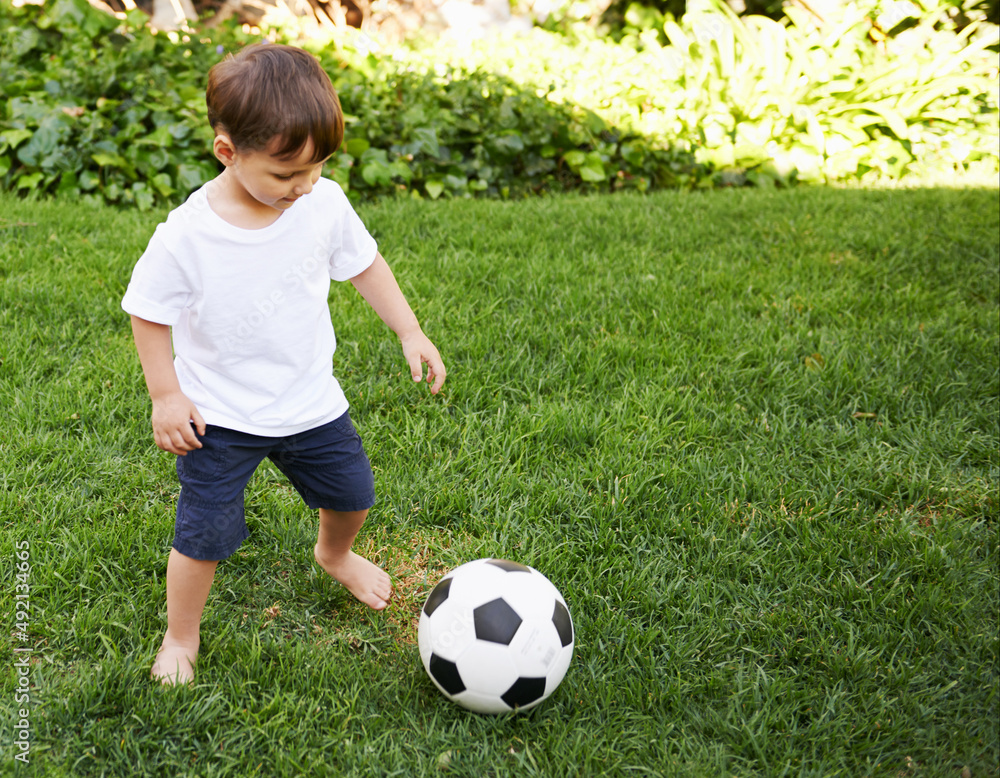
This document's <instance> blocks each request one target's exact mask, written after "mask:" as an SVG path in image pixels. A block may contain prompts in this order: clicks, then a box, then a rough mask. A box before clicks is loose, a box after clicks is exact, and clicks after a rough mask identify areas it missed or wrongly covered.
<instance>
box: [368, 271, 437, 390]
mask: <svg viewBox="0 0 1000 778" xmlns="http://www.w3.org/2000/svg"><path fill="white" fill-rule="evenodd" d="M351 283H352V284H354V288H355V289H357V290H358V292H360V293H361V296H362V297H364V298H365V300H367V302H368V304H369V305H370V306H371V307H372V309H373V310H374V311H375V313H377V314H378V315H379V318H381V319H382V321H384V322H385V323H386V324H387V325H388V326H389V329H391V330H392V331H393V332H395V333H396V335H398V336H399V342H400V344H401V345H402V347H403V356H405V357H406V361H407V364H409V366H410V374H411V375H412V376H413V380H414V381H419V380H420V379H421V377H422V375H423V364H424V363H426V364H427V383H429V384H431V394H437V393H438V392H439V391H440V389H441V386H442V385H443V384H444V379H445V375H446V374H447V373H446V371H445V367H444V362H442V361H441V355H440V354H439V353H438V350H437V348H435V346H434V344H433V343H431V341H430V339H428V337H427V336H426V335H424V332H423V330H422V329H420V323H419V322H418V321H417V317H416V315H414V313H413V309H411V308H410V305H409V303H407V302H406V298H405V297H404V296H403V292H402V290H400V288H399V284H398V283H396V277H395V276H394V275H393V274H392V270H391V269H390V268H389V265H388V263H387V262H386V261H385V259H383V258H382V254H381V253H379V254H376V255H375V261H374V262H373V263H372V264H371V265H370V266H369V267H368V269H367V270H365V271H363V272H362V273H360V274H358V275H356V276H355V277H354V278H352V279H351Z"/></svg>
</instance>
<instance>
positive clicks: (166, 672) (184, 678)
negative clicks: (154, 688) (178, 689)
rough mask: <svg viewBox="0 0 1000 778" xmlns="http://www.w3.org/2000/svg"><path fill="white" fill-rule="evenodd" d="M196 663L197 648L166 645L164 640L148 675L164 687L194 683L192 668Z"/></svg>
mask: <svg viewBox="0 0 1000 778" xmlns="http://www.w3.org/2000/svg"><path fill="white" fill-rule="evenodd" d="M197 661H198V649H197V648H195V649H194V650H192V649H190V648H187V647H185V646H180V645H173V644H171V645H168V644H167V640H166V639H164V641H163V645H162V646H161V647H160V652H159V653H158V654H157V655H156V661H155V662H153V668H152V669H151V670H150V671H149V675H150V677H151V678H152V679H153V680H154V681H159V682H160V683H161V684H163V685H164V686H180V685H181V684H188V683H191V682H193V681H194V666H195V663H196V662H197Z"/></svg>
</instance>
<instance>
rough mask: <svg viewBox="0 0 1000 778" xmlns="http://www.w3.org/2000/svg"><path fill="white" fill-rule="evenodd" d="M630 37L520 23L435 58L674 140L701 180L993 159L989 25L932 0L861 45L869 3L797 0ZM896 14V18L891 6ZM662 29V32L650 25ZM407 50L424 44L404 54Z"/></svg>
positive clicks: (844, 175)
mask: <svg viewBox="0 0 1000 778" xmlns="http://www.w3.org/2000/svg"><path fill="white" fill-rule="evenodd" d="M693 5H694V4H693V3H689V4H688V8H689V11H688V13H687V14H686V15H685V16H684V17H683V19H682V20H680V21H674V20H673V19H671V18H669V17H660V18H661V19H662V23H663V29H662V30H660V31H657V30H655V29H649V30H647V33H648V34H644V35H641V36H640V37H639V38H634V39H633V40H632V45H631V46H629V45H616V44H614V43H613V42H611V41H609V40H607V39H605V38H601V37H597V36H593V35H588V34H587V33H586V32H585V31H582V30H580V29H579V28H577V30H576V35H577V38H576V39H575V40H574V41H573V44H574V45H573V46H572V47H570V46H568V45H563V46H561V45H560V44H559V40H560V38H559V36H557V35H555V34H553V33H550V32H545V31H542V30H535V31H533V33H532V34H531V35H530V36H526V37H522V38H518V39H512V40H510V41H507V42H506V44H505V46H504V47H500V46H498V45H497V44H496V43H493V42H490V43H488V44H475V45H471V46H470V45H466V44H464V43H463V44H455V45H454V46H453V47H452V48H450V49H446V50H443V51H440V45H439V46H438V49H439V56H440V57H441V58H442V59H445V60H447V61H449V62H452V63H461V64H462V66H463V67H464V68H465V69H466V70H467V71H476V70H479V69H486V68H488V69H490V70H492V71H494V72H499V73H502V74H504V75H507V76H508V77H510V78H512V79H513V80H515V81H517V82H518V83H522V84H534V85H536V86H544V87H546V88H547V89H549V90H550V92H549V99H550V100H553V101H555V102H559V103H563V104H566V105H573V106H577V107H582V108H587V109H590V110H592V111H594V112H596V113H597V114H599V115H600V116H601V117H602V118H603V119H604V120H605V121H607V122H608V123H610V124H612V125H613V126H615V127H618V128H622V130H623V131H626V132H630V133H635V134H637V135H639V136H641V137H643V138H644V139H646V140H652V141H653V146H654V147H656V146H657V145H663V146H671V147H673V148H678V147H680V148H689V149H691V150H692V151H694V152H696V154H697V156H698V159H699V160H700V161H702V162H704V163H705V164H706V165H708V166H710V167H711V168H712V169H714V170H715V171H716V172H715V176H714V178H715V181H716V183H722V184H725V183H743V182H750V183H757V184H763V185H768V184H774V183H779V184H780V183H790V182H793V181H803V180H805V181H827V182H849V181H863V182H867V181H872V180H874V179H890V180H898V179H900V178H903V177H906V176H921V177H926V176H934V175H941V174H955V173H962V172H965V171H967V170H969V169H970V168H977V169H979V170H981V171H986V172H996V171H997V170H998V166H1000V161H998V149H1000V132H998V111H997V84H998V81H997V77H998V74H997V58H996V53H995V51H993V50H991V48H992V49H995V47H996V44H997V39H998V35H997V30H998V28H997V27H996V26H995V25H992V24H986V23H973V24H970V25H968V26H966V27H965V28H964V29H963V30H961V31H960V32H959V31H956V30H955V29H950V28H946V29H936V27H938V26H940V23H941V22H942V20H943V19H947V18H948V16H947V14H948V12H949V8H948V6H947V5H946V4H942V5H941V6H940V7H939V8H938V9H937V10H935V11H934V12H933V13H929V14H925V15H923V16H922V17H921V18H920V20H919V21H918V20H916V19H910V20H909V23H910V24H912V26H909V25H908V24H901V25H900V28H901V29H900V30H899V31H898V33H897V34H895V35H894V36H893V37H891V38H888V39H886V40H884V41H883V42H881V43H877V44H876V43H873V41H872V40H871V38H870V37H869V32H870V31H871V30H872V29H873V27H872V22H871V15H872V14H873V13H874V10H873V9H871V8H867V7H863V6H860V5H855V4H849V5H845V6H843V7H842V8H841V9H839V11H836V12H835V13H836V14H837V15H836V16H835V17H832V21H831V22H830V23H829V24H828V25H826V26H817V25H816V24H815V23H814V20H813V19H812V18H811V17H809V16H808V15H807V14H806V12H805V11H802V10H801V9H797V8H796V7H794V6H789V7H788V8H787V13H788V16H789V18H788V19H787V20H786V21H784V22H781V23H779V22H775V21H773V20H771V19H768V18H766V17H763V16H747V17H743V18H740V17H737V16H736V15H735V14H734V13H733V12H732V11H730V10H729V8H728V7H727V6H726V5H725V4H724V3H722V2H721V1H720V0H705V2H703V3H702V4H701V5H700V10H691V8H692V6H693ZM901 21H903V20H901ZM661 35H663V36H665V37H666V38H667V39H668V40H670V41H671V43H670V44H668V45H664V44H662V43H661V42H660V36H661ZM418 56H423V53H422V52H421V53H419V55H418Z"/></svg>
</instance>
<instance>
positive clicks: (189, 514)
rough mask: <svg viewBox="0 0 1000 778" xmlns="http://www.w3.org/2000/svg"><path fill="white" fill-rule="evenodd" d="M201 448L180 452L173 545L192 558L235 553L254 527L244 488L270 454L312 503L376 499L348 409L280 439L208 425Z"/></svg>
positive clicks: (333, 505)
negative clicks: (246, 509)
mask: <svg viewBox="0 0 1000 778" xmlns="http://www.w3.org/2000/svg"><path fill="white" fill-rule="evenodd" d="M198 439H199V440H200V441H201V445H202V447H201V448H196V449H194V450H193V451H189V452H188V453H187V454H185V455H184V456H182V457H181V456H179V457H177V475H178V477H179V478H180V481H181V494H180V498H179V499H178V500H177V521H176V523H175V525H174V548H176V549H177V550H178V551H180V552H181V553H182V554H184V555H185V556H188V557H191V558H192V559H203V560H216V559H225V558H226V557H228V556H231V555H232V554H233V553H234V552H235V551H236V549H237V548H239V546H240V544H241V543H242V542H243V541H244V540H246V538H247V536H248V535H249V532H248V530H247V524H246V519H245V517H244V513H243V492H244V490H245V489H246V485H247V483H248V482H249V481H250V477H251V476H252V475H253V474H254V471H255V470H256V469H257V467H258V465H260V463H261V462H263V461H264V457H268V458H269V459H270V460H271V461H272V462H273V463H274V464H275V466H276V467H277V468H278V469H279V470H280V471H281V472H282V473H284V474H285V475H286V476H287V477H288V480H289V481H291V483H292V486H294V487H295V489H296V490H297V491H298V493H299V494H300V495H302V499H303V500H305V503H306V505H308V506H309V507H310V508H327V509H329V510H334V511H361V510H367V509H368V508H371V507H372V505H374V504H375V480H374V477H373V476H372V468H371V464H370V463H369V461H368V455H367V454H366V453H365V449H364V446H363V445H362V443H361V437H360V436H359V435H358V433H357V430H355V429H354V424H353V423H352V422H351V417H350V414H349V413H344V415H343V416H341V417H340V418H339V419H336V420H335V421H331V422H330V423H329V424H324V425H323V426H321V427H316V428H315V429H311V430H307V431H306V432H300V433H298V434H297V435H289V436H287V437H283V438H271V437H263V436H261V435H250V434H248V433H245V432H236V431H234V430H230V429H226V428H224V427H213V426H209V427H207V428H206V429H205V434H204V435H200V436H199V437H198Z"/></svg>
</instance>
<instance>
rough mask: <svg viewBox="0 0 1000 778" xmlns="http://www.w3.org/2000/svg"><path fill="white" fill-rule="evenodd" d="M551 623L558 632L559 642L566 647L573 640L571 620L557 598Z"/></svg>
mask: <svg viewBox="0 0 1000 778" xmlns="http://www.w3.org/2000/svg"><path fill="white" fill-rule="evenodd" d="M552 623H553V624H555V625H556V631H557V632H558V633H559V642H561V643H562V644H563V648H566V646H568V645H569V644H570V643H572V642H573V620H572V619H571V618H570V617H569V611H568V610H566V606H565V605H563V604H562V603H561V602H559V600H556V608H555V611H553V613H552Z"/></svg>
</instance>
